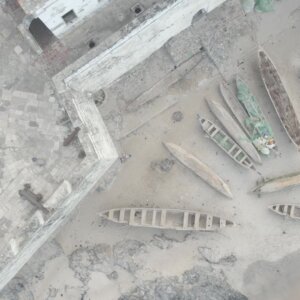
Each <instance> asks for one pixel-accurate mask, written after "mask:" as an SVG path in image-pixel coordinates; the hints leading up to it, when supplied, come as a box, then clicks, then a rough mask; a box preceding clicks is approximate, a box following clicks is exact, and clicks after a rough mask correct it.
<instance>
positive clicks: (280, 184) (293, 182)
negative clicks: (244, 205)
mask: <svg viewBox="0 0 300 300" xmlns="http://www.w3.org/2000/svg"><path fill="white" fill-rule="evenodd" d="M297 185H300V173H295V174H289V175H285V176H280V177H277V178H272V179H268V180H265V181H263V182H262V183H259V184H258V185H257V186H256V187H255V188H254V189H253V192H259V193H272V192H278V191H281V190H284V189H287V188H290V187H293V186H297Z"/></svg>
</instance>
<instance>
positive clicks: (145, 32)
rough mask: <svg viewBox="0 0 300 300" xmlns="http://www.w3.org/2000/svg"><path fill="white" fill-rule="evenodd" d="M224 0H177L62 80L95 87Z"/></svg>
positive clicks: (73, 85) (79, 87)
mask: <svg viewBox="0 0 300 300" xmlns="http://www.w3.org/2000/svg"><path fill="white" fill-rule="evenodd" d="M223 2H225V0H178V1H174V2H173V4H171V5H169V6H168V7H166V8H165V9H164V10H162V11H160V12H158V13H157V14H156V15H155V16H154V17H152V18H150V19H148V20H146V21H145V22H144V23H142V24H141V25H140V26H139V27H137V28H135V29H134V30H133V31H132V32H130V33H129V34H128V35H127V36H125V37H123V38H121V39H120V40H119V41H118V42H117V43H115V45H113V46H112V47H111V48H109V49H107V50H106V51H105V52H103V53H101V54H100V55H99V56H97V57H96V58H94V59H92V60H91V61H89V62H88V63H87V64H86V65H84V66H83V67H81V68H80V69H79V70H77V71H76V72H75V73H74V74H72V75H71V76H70V77H69V78H67V79H66V80H65V82H66V84H67V85H68V86H70V87H71V88H73V89H75V90H78V91H83V90H88V91H91V92H92V91H97V90H99V89H100V88H105V87H107V86H109V85H110V84H111V83H112V82H113V81H115V80H116V79H117V78H119V77H120V76H122V75H123V74H125V73H126V72H128V71H129V70H130V69H132V68H133V67H135V66H136V65H137V64H139V63H140V62H142V61H143V60H145V59H146V58H147V57H149V56H150V55H151V54H152V53H153V52H155V51H156V50H158V49H159V48H161V47H162V46H163V45H164V44H165V43H166V42H167V41H168V40H169V39H170V38H171V37H173V36H175V35H177V34H178V33H180V32H181V31H182V30H184V29H186V28H187V27H189V26H190V25H191V23H192V20H193V17H194V15H195V14H196V13H197V12H199V11H200V10H201V9H203V10H205V12H210V11H211V10H213V9H214V8H216V7H217V6H219V5H220V4H221V3H223Z"/></svg>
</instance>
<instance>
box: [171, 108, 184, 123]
mask: <svg viewBox="0 0 300 300" xmlns="http://www.w3.org/2000/svg"><path fill="white" fill-rule="evenodd" d="M182 119H183V113H182V112H181V111H175V112H173V114H172V120H173V122H174V123H175V122H180V121H182Z"/></svg>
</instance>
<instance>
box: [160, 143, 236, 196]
mask: <svg viewBox="0 0 300 300" xmlns="http://www.w3.org/2000/svg"><path fill="white" fill-rule="evenodd" d="M164 145H165V147H166V148H167V149H168V150H169V152H170V153H171V154H172V155H173V156H174V157H175V158H176V159H177V160H178V161H180V162H181V163H182V164H183V165H184V166H185V167H187V168H188V169H190V170H191V171H193V172H194V173H195V174H196V175H198V176H199V177H200V178H202V179H203V180H204V181H205V182H206V183H208V184H209V185H210V186H212V187H213V188H214V189H215V190H217V191H218V192H220V193H221V194H223V195H225V196H226V197H228V198H232V197H233V196H232V193H231V190H230V188H229V186H228V185H227V184H226V183H225V182H224V180H223V179H222V178H221V177H220V176H219V175H217V174H216V173H215V172H214V171H213V170H212V169H211V168H210V167H208V166H207V165H206V164H204V163H203V162H202V161H200V160H199V159H198V158H197V157H195V156H194V155H192V154H190V153H188V152H186V151H185V150H184V149H182V148H181V147H179V146H177V145H175V144H172V143H164Z"/></svg>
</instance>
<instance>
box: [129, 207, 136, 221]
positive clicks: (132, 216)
mask: <svg viewBox="0 0 300 300" xmlns="http://www.w3.org/2000/svg"><path fill="white" fill-rule="evenodd" d="M134 214H135V209H133V208H132V209H131V210H130V216H129V224H134V223H135V222H134Z"/></svg>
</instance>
